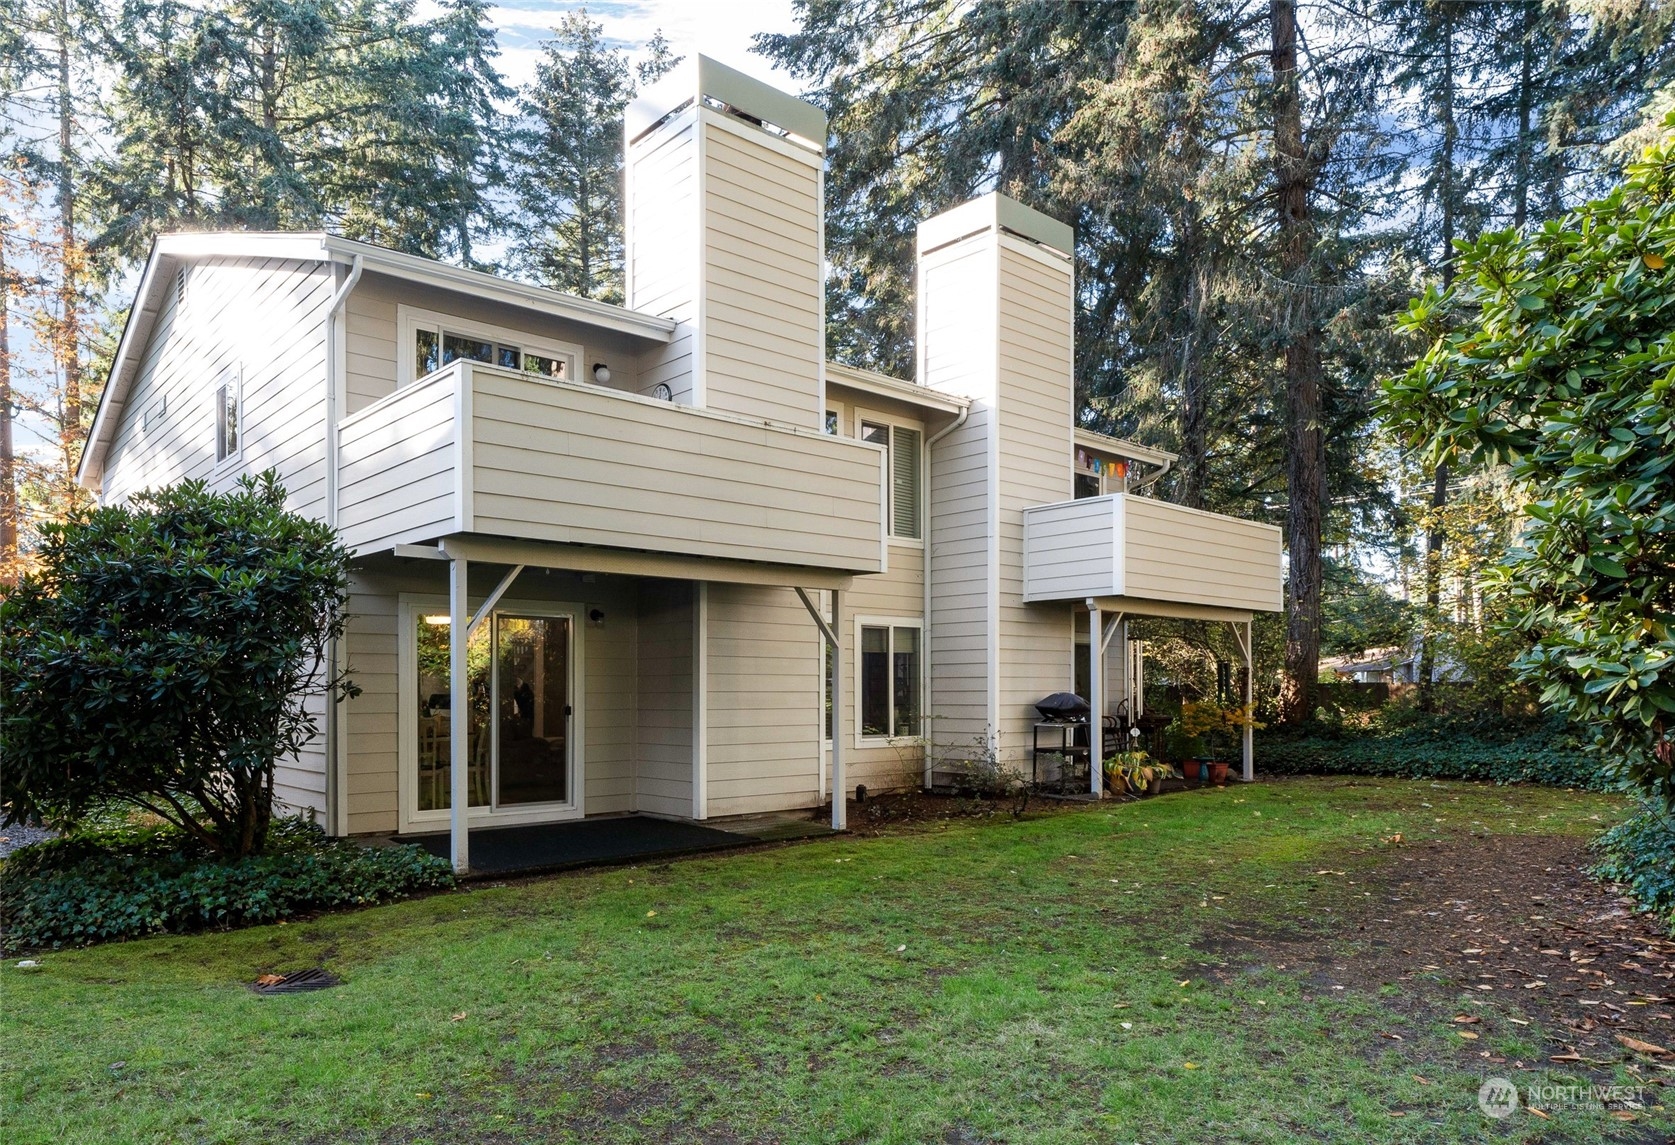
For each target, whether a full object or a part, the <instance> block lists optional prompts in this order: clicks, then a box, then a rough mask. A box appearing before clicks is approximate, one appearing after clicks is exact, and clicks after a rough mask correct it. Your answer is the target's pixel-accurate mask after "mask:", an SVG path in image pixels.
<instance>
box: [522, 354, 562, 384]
mask: <svg viewBox="0 0 1675 1145" xmlns="http://www.w3.org/2000/svg"><path fill="white" fill-rule="evenodd" d="M523 371H524V373H526V374H540V375H541V376H542V377H543V378H557V379H559V380H560V381H566V382H567V381H569V380H570V359H569V358H548V357H544V356H543V355H541V354H528V353H526V354H524V356H523Z"/></svg>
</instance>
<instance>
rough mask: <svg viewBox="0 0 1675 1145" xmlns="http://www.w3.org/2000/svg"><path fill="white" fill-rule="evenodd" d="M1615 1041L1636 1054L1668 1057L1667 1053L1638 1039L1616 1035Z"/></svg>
mask: <svg viewBox="0 0 1675 1145" xmlns="http://www.w3.org/2000/svg"><path fill="white" fill-rule="evenodd" d="M1617 1040H1618V1041H1619V1042H1621V1043H1623V1045H1625V1046H1627V1047H1628V1048H1629V1049H1631V1050H1633V1051H1634V1052H1635V1053H1637V1054H1651V1055H1653V1056H1654V1057H1660V1058H1661V1057H1668V1056H1669V1051H1668V1050H1666V1049H1664V1048H1663V1047H1662V1046H1659V1045H1654V1044H1652V1043H1651V1042H1643V1041H1641V1040H1640V1039H1639V1038H1631V1037H1629V1036H1628V1035H1627V1034H1618V1035H1617Z"/></svg>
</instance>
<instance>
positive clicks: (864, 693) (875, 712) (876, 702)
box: [861, 627, 890, 736]
mask: <svg viewBox="0 0 1675 1145" xmlns="http://www.w3.org/2000/svg"><path fill="white" fill-rule="evenodd" d="M861 734H862V735H864V736H885V735H889V734H890V630H889V629H888V628H870V627H868V628H863V629H861Z"/></svg>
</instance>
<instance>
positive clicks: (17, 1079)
mask: <svg viewBox="0 0 1675 1145" xmlns="http://www.w3.org/2000/svg"><path fill="white" fill-rule="evenodd" d="M1620 806H1621V804H1620V801H1618V800H1616V799H1613V798H1610V797H1606V796H1596V795H1578V794H1566V793H1563V792H1556V791H1548V790H1539V789H1528V790H1526V789H1508V788H1487V787H1476V786H1471V785H1466V784H1432V783H1403V782H1397V781H1371V780H1362V781H1358V782H1349V781H1291V782H1284V783H1278V784H1274V785H1258V786H1254V787H1250V788H1229V789H1227V790H1224V791H1210V792H1189V793H1182V794H1177V795H1170V796H1164V797H1162V798H1158V799H1153V800H1149V801H1146V802H1142V803H1132V804H1124V805H1104V806H1095V807H1090V808H1088V809H1085V810H1077V811H1072V812H1064V813H1054V814H1046V815H1041V816H1039V817H1030V818H1026V819H1025V820H1024V821H1022V822H1012V821H1009V820H1004V819H1001V820H995V821H989V822H970V823H956V824H951V825H944V826H937V827H930V828H926V829H924V830H921V831H916V832H910V833H903V834H899V835H892V836H886V837H878V838H843V839H831V840H821V841H817V842H811V843H806V844H801V845H792V846H786V847H782V848H776V849H768V850H760V851H753V852H748V853H743V854H735V855H728V856H721V857H714V858H704V859H695V860H689V861H679V862H674V863H671V864H664V865H656V866H648V867H638V868H618V869H612V870H605V871H598V872H590V873H583V874H578V875H571V876H564V877H555V878H550V879H545V880H541V881H535V882H530V883H526V884H521V885H511V886H497V887H485V888H481V889H474V890H471V891H468V892H465V893H458V894H446V895H439V896H436V897H433V898H429V899H426V900H423V901H418V902H409V903H403V904H399V905H396V906H390V907H382V908H378V909H373V910H367V911H362V912H357V913H348V914H339V915H334V916H331V917H327V918H322V919H319V920H316V921H311V922H303V923H293V924H291V925H278V926H270V927H263V928H259V929H253V930H246V931H241V932H237V933H231V934H216V935H203V936H197V937H186V938H160V939H153V940H148V941H144V942H135V943H128V944H121V945H112V946H106V947H101V948H96V949H91V950H85V951H78V952H70V953H47V954H44V955H41V956H40V958H41V960H42V961H43V963H44V967H43V968H42V969H41V970H38V971H34V972H21V971H18V970H16V969H14V968H13V962H15V960H13V962H8V963H7V966H6V968H5V970H4V971H3V972H0V1003H3V1017H0V1034H3V1043H0V1044H3V1060H0V1081H3V1105H0V1115H3V1117H4V1132H3V1134H0V1137H3V1139H4V1141H5V1142H6V1143H7V1145H25V1143H28V1142H52V1143H54V1145H69V1143H72V1142H121V1141H135V1142H160V1141H214V1142H220V1141H228V1142H248V1141H268V1140H272V1141H287V1142H293V1141H307V1142H349V1141H400V1142H409V1141H464V1140H490V1141H507V1142H511V1141H532V1140H539V1141H547V1140H555V1141H567V1140H576V1141H645V1140H656V1141H694V1140H696V1141H706V1140H713V1141H734V1140H743V1141H756V1140H784V1141H844V1142H848V1141H855V1142H860V1141H867V1142H908V1141H914V1142H917V1141H936V1142H980V1141H1008V1142H1072V1141H1075V1142H1083V1141H1087V1142H1115V1141H1145V1142H1156V1141H1180V1142H1210V1141H1216V1142H1221V1141H1264V1142H1265V1141H1283V1140H1293V1139H1296V1140H1304V1141H1320V1140H1333V1141H1346V1140H1357V1141H1390V1142H1406V1141H1417V1140H1436V1141H1473V1140H1495V1141H1525V1140H1567V1141H1568V1140H1574V1141H1596V1140H1601V1139H1603V1138H1604V1137H1605V1136H1606V1135H1607V1134H1608V1133H1621V1134H1624V1135H1626V1136H1625V1139H1629V1140H1648V1139H1656V1140H1662V1137H1661V1136H1659V1137H1655V1138H1650V1137H1648V1134H1649V1133H1650V1132H1651V1131H1652V1130H1653V1129H1654V1127H1661V1128H1664V1129H1667V1128H1669V1127H1670V1126H1671V1125H1675V1119H1670V1118H1669V1117H1668V1116H1667V1115H1666V1114H1664V1113H1663V1112H1662V1111H1661V1109H1657V1108H1650V1109H1646V1110H1643V1111H1641V1112H1640V1113H1639V1114H1638V1115H1637V1120H1636V1121H1635V1122H1633V1123H1625V1122H1620V1121H1614V1120H1609V1119H1607V1118H1606V1117H1605V1116H1604V1115H1603V1114H1600V1113H1596V1112H1589V1111H1586V1110H1562V1109H1554V1110H1552V1111H1550V1116H1549V1118H1548V1119H1546V1120H1543V1119H1541V1118H1538V1117H1532V1116H1531V1115H1530V1114H1528V1113H1527V1112H1525V1111H1523V1110H1520V1111H1518V1112H1517V1113H1515V1114H1513V1116H1511V1117H1510V1118H1508V1119H1506V1120H1504V1121H1491V1120H1490V1119H1488V1118H1486V1117H1485V1116H1484V1115H1483V1114H1482V1113H1481V1112H1479V1110H1478V1107H1477V1101H1476V1094H1477V1090H1478V1086H1479V1084H1480V1082H1481V1081H1482V1080H1483V1078H1484V1077H1485V1076H1490V1075H1491V1074H1492V1073H1503V1074H1504V1073H1508V1071H1509V1068H1510V1067H1509V1066H1507V1065H1498V1064H1497V1065H1489V1064H1485V1063H1484V1062H1483V1061H1482V1060H1481V1058H1480V1054H1482V1053H1486V1052H1490V1051H1489V1050H1485V1049H1484V1047H1490V1048H1491V1049H1492V1050H1495V1051H1496V1052H1498V1053H1499V1054H1504V1055H1507V1056H1509V1057H1511V1056H1519V1057H1528V1058H1530V1059H1531V1060H1530V1061H1528V1062H1525V1063H1523V1064H1525V1065H1527V1066H1528V1067H1529V1071H1528V1072H1525V1073H1519V1074H1517V1075H1514V1076H1516V1077H1517V1078H1518V1081H1519V1084H1520V1085H1524V1084H1528V1083H1531V1082H1533V1081H1535V1080H1537V1079H1544V1080H1548V1081H1561V1080H1565V1079H1567V1078H1572V1077H1575V1076H1582V1075H1571V1074H1567V1073H1565V1072H1564V1071H1565V1070H1566V1069H1567V1068H1569V1067H1567V1066H1563V1065H1552V1064H1550V1063H1547V1062H1546V1060H1545V1052H1544V1051H1543V1050H1542V1048H1541V1047H1542V1046H1543V1044H1544V1043H1543V1029H1542V1025H1541V1023H1540V1022H1535V1023H1534V1024H1532V1025H1528V1026H1519V1025H1504V1024H1501V1025H1497V1018H1498V1017H1501V1016H1505V1015H1515V1014H1517V1013H1519V1012H1521V1011H1518V1010H1516V1008H1515V1006H1514V1004H1515V1003H1521V1002H1522V1001H1523V1000H1524V999H1523V997H1522V996H1519V997H1512V996H1509V995H1507V994H1500V995H1490V994H1482V995H1479V994H1469V995H1461V996H1459V997H1456V996H1454V995H1453V994H1451V993H1450V990H1449V989H1444V988H1442V987H1440V986H1438V985H1437V984H1436V983H1434V982H1432V983H1427V982H1425V981H1422V980H1415V981H1410V982H1397V983H1394V984H1390V985H1382V984H1378V983H1373V982H1361V983H1359V984H1356V980H1355V977H1354V975H1353V973H1351V974H1348V976H1347V977H1348V980H1350V981H1351V983H1352V984H1351V985H1349V986H1347V987H1344V986H1340V985H1334V984H1329V983H1328V982H1327V980H1326V979H1325V978H1322V977H1321V975H1320V973H1319V970H1320V967H1319V966H1315V967H1312V968H1311V969H1310V970H1309V971H1308V972H1307V973H1304V972H1303V968H1302V967H1299V966H1297V965H1294V964H1291V965H1289V967H1288V969H1281V968H1280V965H1281V964H1282V960H1280V959H1277V958H1275V957H1274V956H1273V954H1272V951H1265V950H1264V949H1263V947H1262V945H1261V943H1260V941H1256V942H1253V943H1249V944H1248V949H1247V939H1249V938H1250V936H1256V938H1257V939H1260V937H1261V936H1262V935H1265V934H1267V935H1276V936H1284V937H1285V939H1286V941H1287V942H1289V943H1290V946H1289V947H1287V948H1288V949H1299V948H1301V949H1307V948H1309V947H1310V946H1311V945H1312V946H1315V947H1318V949H1319V951H1320V953H1321V957H1322V958H1323V959H1324V962H1323V963H1321V965H1322V966H1325V968H1326V969H1327V970H1328V971H1329V970H1330V969H1331V966H1330V965H1326V964H1330V963H1332V962H1333V960H1334V959H1336V960H1339V961H1338V963H1337V965H1338V968H1339V969H1342V968H1343V967H1344V966H1348V965H1351V962H1352V960H1353V958H1354V956H1355V955H1356V954H1357V952H1358V951H1359V950H1360V949H1361V947H1360V946H1359V945H1358V944H1360V943H1362V942H1364V941H1366V939H1365V934H1364V932H1362V931H1361V930H1359V929H1358V926H1359V925H1360V924H1359V923H1356V922H1354V921H1353V920H1354V919H1355V918H1356V917H1357V913H1356V912H1357V911H1360V912H1362V913H1363V914H1364V913H1365V911H1366V910H1367V909H1369V908H1368V907H1367V906H1366V905H1365V904H1367V903H1369V902H1371V901H1373V899H1374V892H1375V891H1378V893H1379V894H1382V893H1383V891H1382V890H1380V889H1379V888H1380V887H1381V884H1380V882H1379V880H1380V879H1381V878H1384V877H1385V876H1386V875H1389V874H1391V873H1392V869H1394V868H1397V867H1399V863H1398V857H1399V856H1403V855H1405V854H1408V853H1410V852H1411V848H1413V847H1414V846H1415V845H1416V844H1422V843H1423V841H1424V840H1426V839H1430V838H1436V837H1443V838H1446V839H1449V840H1454V841H1456V842H1458V841H1462V840H1463V841H1465V842H1466V843H1468V844H1469V843H1470V842H1471V841H1472V840H1473V839H1478V840H1483V839H1486V838H1487V837H1488V836H1505V835H1512V836H1519V837H1520V839H1519V840H1518V846H1520V847H1522V846H1524V845H1526V843H1528V844H1532V845H1533V843H1534V842H1535V840H1533V839H1527V838H1523V837H1526V836H1540V835H1545V836H1583V835H1586V834H1591V833H1593V832H1595V831H1597V830H1598V829H1599V828H1600V827H1601V825H1602V823H1604V822H1608V821H1610V820H1612V819H1614V818H1615V817H1616V816H1617V815H1618V813H1619V810H1620ZM1398 832H1400V833H1402V835H1403V840H1402V841H1401V842H1400V843H1396V842H1390V841H1388V840H1389V839H1390V837H1391V836H1393V835H1394V834H1396V833H1398ZM1381 840H1385V841H1381ZM1409 861H1410V862H1411V861H1412V860H1411V859H1410V860H1409ZM1327 872H1333V873H1330V874H1329V873H1327ZM1369 888H1372V889H1369ZM1373 909H1375V910H1387V908H1373ZM1386 921H1388V920H1386ZM1212 951H1213V952H1214V953H1210V952H1212ZM316 964H323V965H326V966H327V967H329V968H330V969H332V970H334V971H336V972H337V973H339V974H340V975H342V976H343V978H344V979H345V982H344V984H343V985H342V986H340V987H338V988H336V989H332V990H327V991H323V992H321V993H317V994H309V995H299V996H291V997H274V998H262V997H258V996H256V995H254V994H252V993H251V992H250V991H249V990H247V989H246V988H245V986H244V985H243V984H244V983H246V982H248V981H250V980H251V979H253V978H255V977H256V975H258V974H259V973H262V972H264V971H269V970H280V971H284V970H292V969H297V968H300V967H303V966H311V965H316ZM1341 980H1342V977H1341V976H1340V981H1341ZM1450 989H1451V988H1450ZM1427 991H1429V993H1427ZM1468 1003H1469V1004H1471V1005H1475V1006H1477V1007H1478V1009H1477V1010H1475V1011H1473V1012H1476V1013H1481V1014H1483V1015H1484V1021H1483V1024H1482V1025H1481V1026H1479V1027H1478V1028H1480V1029H1482V1030H1483V1031H1484V1033H1483V1038H1482V1040H1480V1041H1476V1042H1469V1043H1468V1042H1466V1041H1464V1040H1462V1039H1461V1038H1459V1037H1458V1036H1457V1033H1456V1031H1457V1029H1458V1028H1459V1027H1456V1026H1454V1025H1452V1024H1451V1022H1450V1018H1451V1016H1452V1015H1454V1014H1456V1013H1458V1012H1459V1010H1460V1007H1461V1006H1462V1005H1463V1004H1468ZM1526 1020H1527V1019H1526ZM1392 1034H1393V1035H1396V1037H1391V1036H1389V1035H1392ZM1398 1038H1399V1039H1400V1040H1397V1039H1398ZM1615 1068H1616V1073H1615V1076H1616V1077H1617V1078H1618V1079H1622V1080H1630V1081H1632V1080H1635V1075H1632V1074H1629V1073H1624V1072H1622V1069H1623V1067H1622V1066H1620V1065H1619V1066H1617V1067H1615ZM1605 1074H1606V1076H1607V1078H1609V1077H1610V1076H1611V1075H1612V1067H1605ZM1587 1076H1588V1077H1590V1078H1592V1079H1593V1080H1599V1079H1600V1077H1601V1075H1600V1073H1599V1072H1598V1071H1597V1070H1596V1072H1595V1073H1594V1074H1591V1075H1587Z"/></svg>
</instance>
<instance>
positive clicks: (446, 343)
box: [442, 332, 494, 366]
mask: <svg viewBox="0 0 1675 1145" xmlns="http://www.w3.org/2000/svg"><path fill="white" fill-rule="evenodd" d="M461 358H464V359H465V360H466V361H468V362H493V361H494V343H493V342H484V341H483V340H482V339H480V338H468V337H466V336H465V335H463V334H449V333H446V332H444V333H443V335H442V364H443V365H444V366H446V365H448V364H450V363H452V362H457V361H459V360H460V359H461Z"/></svg>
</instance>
